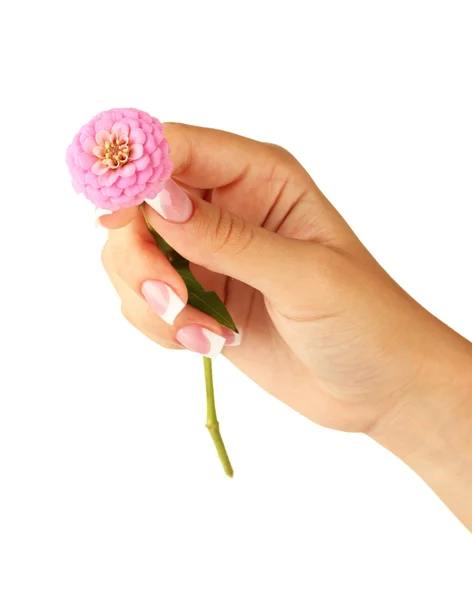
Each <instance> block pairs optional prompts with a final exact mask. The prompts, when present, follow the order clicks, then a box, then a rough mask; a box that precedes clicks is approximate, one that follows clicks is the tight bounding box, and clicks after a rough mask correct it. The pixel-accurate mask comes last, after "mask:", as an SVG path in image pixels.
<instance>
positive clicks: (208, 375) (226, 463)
mask: <svg viewBox="0 0 472 600" xmlns="http://www.w3.org/2000/svg"><path fill="white" fill-rule="evenodd" d="M203 366H204V368H205V384H206V393H207V422H206V427H207V429H208V431H209V432H210V435H211V437H212V439H213V443H214V444H215V448H216V451H217V452H218V456H219V457H220V460H221V464H222V465H223V469H224V471H225V473H226V475H228V477H232V476H233V467H232V466H231V462H230V460H229V458H228V454H227V452H226V448H225V445H224V442H223V438H222V437H221V433H220V424H219V423H218V419H217V416H216V407H215V391H214V389H213V373H212V365H211V358H207V357H206V356H204V357H203Z"/></svg>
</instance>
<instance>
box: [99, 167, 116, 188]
mask: <svg viewBox="0 0 472 600" xmlns="http://www.w3.org/2000/svg"><path fill="white" fill-rule="evenodd" d="M119 176H120V174H119V173H118V169H109V170H108V171H107V172H106V173H102V174H101V175H100V177H99V178H98V182H99V184H100V185H101V186H102V185H103V186H109V185H113V184H114V183H115V181H116V180H117V179H118V177H119Z"/></svg>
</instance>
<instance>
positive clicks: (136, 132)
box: [129, 128, 146, 144]
mask: <svg viewBox="0 0 472 600" xmlns="http://www.w3.org/2000/svg"><path fill="white" fill-rule="evenodd" d="M129 141H130V142H131V144H144V142H145V141H146V134H145V133H144V131H143V130H142V129H139V128H136V129H132V130H131V133H130V134H129Z"/></svg>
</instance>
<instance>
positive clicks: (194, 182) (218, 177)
mask: <svg viewBox="0 0 472 600" xmlns="http://www.w3.org/2000/svg"><path fill="white" fill-rule="evenodd" d="M164 135H165V137H166V138H167V140H168V142H169V146H170V149H171V158H172V161H173V163H174V169H173V171H172V177H174V178H175V179H177V180H178V181H180V182H181V183H184V184H186V185H190V186H192V187H196V188H201V189H213V188H218V187H222V186H224V185H228V184H230V183H232V182H233V181H236V180H238V179H240V178H241V177H242V176H243V175H244V173H245V172H246V171H247V169H248V168H249V166H250V165H251V164H254V163H258V162H261V161H264V159H267V158H268V153H269V152H270V149H269V146H268V145H267V144H264V143H262V142H257V141H256V140H251V139H250V138H246V137H243V136H241V135H236V134H235V133H230V132H228V131H221V130H219V129H209V128H206V127H197V126H195V125H186V124H183V123H164Z"/></svg>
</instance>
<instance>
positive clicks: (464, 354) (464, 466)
mask: <svg viewBox="0 0 472 600" xmlns="http://www.w3.org/2000/svg"><path fill="white" fill-rule="evenodd" d="M443 327H445V326H443ZM446 329H447V328H446ZM425 363H426V364H425V368H424V372H423V377H422V381H421V382H420V384H419V385H418V386H417V387H416V388H415V390H414V392H413V393H412V394H410V395H408V397H407V398H405V399H404V401H403V402H401V403H399V405H398V406H397V407H396V409H395V411H394V412H393V414H392V415H390V416H389V417H388V419H386V421H385V423H383V425H382V427H380V428H379V429H378V430H377V431H376V432H374V433H373V434H372V436H371V437H373V439H375V440H376V441H377V442H379V443H380V444H381V445H382V446H384V447H385V448H387V449H388V450H390V451H391V452H393V453H394V454H395V455H396V456H398V457H399V458H400V459H401V460H402V461H403V462H405V463H406V464H407V465H409V466H410V467H411V468H412V469H413V470H414V471H415V472H416V473H417V474H418V475H419V476H420V477H421V478H422V479H423V480H424V481H425V482H426V483H427V484H428V485H429V486H430V487H431V488H432V489H433V490H434V491H435V492H436V494H437V495H438V496H439V497H440V498H441V499H442V500H443V502H444V503H445V504H446V505H447V506H448V507H449V508H450V509H451V510H452V511H453V513H454V514H455V515H456V516H457V517H458V518H459V519H460V520H461V521H462V522H463V523H464V524H465V525H466V527H468V528H469V529H470V530H471V531H472V344H470V343H469V342H467V341H466V340H464V339H463V338H461V337H460V336H458V335H457V334H456V333H454V332H452V331H451V330H449V329H447V331H445V330H443V331H442V332H441V335H440V336H439V339H437V338H436V343H434V344H433V345H432V346H431V348H430V350H429V351H428V352H427V355H426V357H425Z"/></svg>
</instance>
